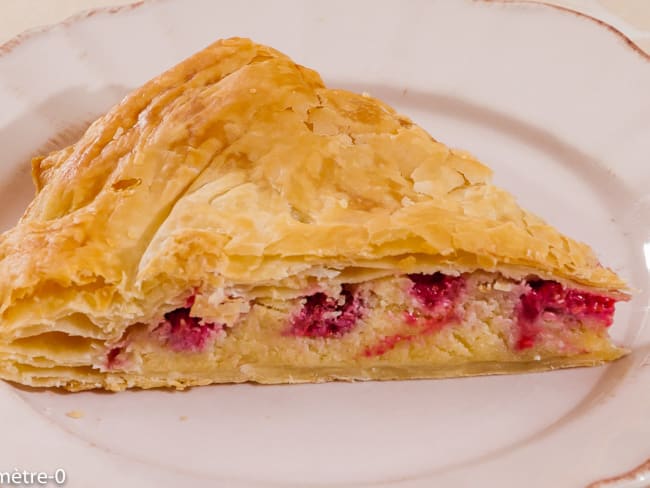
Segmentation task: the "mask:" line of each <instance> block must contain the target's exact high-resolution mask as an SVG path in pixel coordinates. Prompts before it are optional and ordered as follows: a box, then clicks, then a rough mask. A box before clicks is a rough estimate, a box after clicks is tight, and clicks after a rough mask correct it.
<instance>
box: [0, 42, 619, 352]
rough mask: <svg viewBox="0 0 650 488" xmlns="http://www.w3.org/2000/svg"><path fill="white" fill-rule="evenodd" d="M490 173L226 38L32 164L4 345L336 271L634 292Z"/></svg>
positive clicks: (109, 330)
mask: <svg viewBox="0 0 650 488" xmlns="http://www.w3.org/2000/svg"><path fill="white" fill-rule="evenodd" d="M490 176H491V172H490V170H489V169H488V168H487V167H485V166H484V165H482V164H481V163H479V162H478V161H476V160H475V159H474V158H473V157H471V156H470V155H468V154H466V153H464V152H460V151H454V150H451V149H449V148H447V147H446V146H444V145H443V144H441V143H439V142H437V141H435V140H434V139H432V138H431V136H429V135H428V134H427V133H426V132H425V131H424V130H422V129H421V128H420V127H418V126H417V125H415V124H413V123H412V122H411V121H410V120H408V119H407V118H406V117H404V116H402V115H399V114H397V113H395V111H394V110H393V109H392V108H390V107H388V106H387V105H385V104H383V103H381V102H380V101H378V100H376V99H374V98H371V97H368V96H362V95H357V94H353V93H350V92H347V91H344V90H334V89H328V88H326V87H325V86H324V85H323V83H322V81H321V79H320V77H319V75H318V74H317V73H315V72H314V71H312V70H310V69H307V68H304V67H301V66H299V65H297V64H295V63H294V62H293V61H291V60H290V59H289V58H287V57H286V56H285V55H283V54H281V53H279V52H278V51H275V50H273V49H271V48H268V47H265V46H261V45H258V44H254V43H253V42H251V41H250V40H247V39H239V38H233V39H228V40H223V41H219V42H217V43H215V44H213V45H211V46H209V47H208V48H206V49H205V50H203V51H201V52H199V53H197V54H195V55H194V56H192V57H190V58H189V59H187V60H185V61H184V62H182V63H181V64H179V65H178V66H176V67H174V68H172V69H171V70H169V71H168V72H166V73H164V74H162V75H161V76H159V77H157V78H155V79H153V80H152V81H150V82H148V83H147V84H145V85H144V86H143V87H141V88H139V89H137V90H135V91H134V92H133V93H131V94H130V95H129V96H127V97H126V98H125V99H124V100H123V101H122V102H121V103H120V104H118V105H117V106H115V107H114V108H113V109H111V110H110V111H109V112H108V113H107V114H106V115H105V116H103V117H101V118H100V119H98V120H97V121H96V122H95V123H93V124H92V125H91V126H90V128H89V129H88V130H87V132H86V133H85V134H84V136H83V137H82V138H81V139H80V140H79V141H78V142H77V143H75V144H74V145H72V146H70V147H68V148H65V149H62V150H61V151H58V152H55V153H52V154H50V155H48V156H47V157H44V158H36V159H35V160H34V161H33V177H34V182H35V185H36V188H37V192H38V193H37V195H36V197H35V199H34V201H33V202H32V203H31V205H30V206H29V208H28V209H27V211H26V212H25V215H24V216H23V218H22V219H21V221H20V222H19V224H18V225H17V226H16V227H15V228H13V229H11V230H10V231H8V232H7V233H5V234H4V235H2V236H1V237H0V314H2V315H1V319H2V322H1V324H0V342H2V341H5V342H6V341H10V340H11V339H12V338H13V337H14V336H15V335H16V334H18V335H30V334H36V333H43V332H47V331H53V330H54V331H56V330H63V331H68V332H70V331H72V330H74V331H76V332H77V333H78V334H79V335H85V336H90V337H99V338H102V339H111V338H113V339H115V338H117V337H119V336H120V334H121V333H122V332H123V330H124V328H125V327H127V326H128V325H130V324H132V323H133V322H135V321H143V322H144V321H147V320H150V319H151V318H152V317H154V316H156V314H159V313H160V309H161V308H162V307H163V305H164V304H167V306H168V305H169V304H170V300H175V299H176V298H177V297H179V296H181V295H183V294H184V293H186V291H187V290H188V289H191V288H192V287H194V286H199V285H201V286H207V287H212V288H215V287H220V286H224V285H228V286H235V285H239V286H242V287H246V286H248V287H254V286H263V285H268V284H282V286H285V287H293V288H299V287H303V286H305V284H306V283H308V282H309V281H308V280H309V279H310V278H313V277H315V276H320V275H322V273H323V270H327V269H331V268H336V269H338V270H363V269H368V268H380V269H384V270H385V272H386V273H395V272H413V271H422V270H436V269H453V270H462V271H465V270H473V269H485V270H498V271H500V272H502V273H503V274H505V275H507V276H513V277H522V276H526V275H528V274H537V275H539V276H541V277H547V278H550V277H552V278H554V279H557V280H560V281H565V282H570V283H572V284H573V285H574V286H576V285H578V286H583V287H589V288H595V289H598V290H601V291H603V292H617V291H619V290H621V289H623V288H624V287H625V284H624V283H623V281H622V280H621V279H620V278H619V277H618V276H617V275H616V274H615V273H614V272H612V271H611V270H609V269H607V268H604V267H602V266H601V265H600V264H599V262H598V260H597V258H596V257H595V256H594V254H593V252H592V251H591V250H590V249H589V247H588V246H586V245H585V244H582V243H579V242H576V241H574V240H572V239H570V238H568V237H566V236H564V235H562V234H560V233H559V232H558V231H557V230H555V229H554V228H553V227H551V226H549V225H547V224H546V223H544V222H543V221H542V220H540V219H539V218H538V217H535V216H533V215H531V214H529V213H527V212H526V211H524V210H522V209H521V208H520V207H519V206H518V205H517V203H516V202H515V200H514V198H513V197H512V196H511V195H509V194H508V193H507V192H505V191H504V190H501V189H498V188H497V187H495V186H493V185H492V184H491V183H490ZM351 274H353V272H352V271H349V272H348V274H347V276H348V277H350V276H351ZM81 316H83V318H81ZM64 320H65V321H66V322H65V323H66V324H68V325H66V327H68V328H67V329H66V328H64V327H63V326H62V323H63V321H64ZM93 334H94V335H93Z"/></svg>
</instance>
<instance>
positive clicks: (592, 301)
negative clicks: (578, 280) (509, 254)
mask: <svg viewBox="0 0 650 488" xmlns="http://www.w3.org/2000/svg"><path fill="white" fill-rule="evenodd" d="M528 285H529V287H530V290H529V291H527V292H526V293H524V294H523V295H521V297H520V298H519V304H518V305H517V324H518V327H519V338H518V340H517V349H528V348H530V347H533V346H534V344H535V341H536V339H537V337H538V336H539V334H540V333H541V328H540V327H539V326H538V322H539V320H540V318H542V317H543V316H544V315H545V314H553V315H554V316H561V317H565V318H573V319H577V320H585V319H588V320H594V321H596V322H599V323H601V324H602V325H603V326H604V327H609V326H610V325H612V321H613V320H614V307H615V304H616V300H615V299H614V298H610V297H606V296H603V295H597V294H595V293H590V292H586V291H582V290H576V289H573V288H565V287H564V286H562V285H561V284H560V283H558V282H557V281H550V280H534V281H530V282H528Z"/></svg>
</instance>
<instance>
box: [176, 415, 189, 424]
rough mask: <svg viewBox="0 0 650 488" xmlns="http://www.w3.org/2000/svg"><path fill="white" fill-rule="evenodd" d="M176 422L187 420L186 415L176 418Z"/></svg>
mask: <svg viewBox="0 0 650 488" xmlns="http://www.w3.org/2000/svg"><path fill="white" fill-rule="evenodd" d="M178 420H180V421H181V422H185V421H186V420H187V415H181V416H180V417H178Z"/></svg>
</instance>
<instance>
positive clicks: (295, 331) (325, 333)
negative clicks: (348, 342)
mask: <svg viewBox="0 0 650 488" xmlns="http://www.w3.org/2000/svg"><path fill="white" fill-rule="evenodd" d="M362 308H363V303H362V301H361V299H359V298H358V297H357V296H356V295H355V294H354V293H353V292H352V291H351V290H349V289H347V288H343V290H342V291H341V294H340V295H339V297H338V298H335V297H331V296H329V295H327V294H325V293H321V292H319V293H314V294H313V295H310V296H308V297H306V298H305V304H304V305H303V306H302V308H301V309H300V311H299V312H298V313H297V314H296V315H294V316H293V317H292V319H291V328H290V329H289V333H290V334H292V335H295V336H298V337H340V336H342V335H344V334H346V333H347V332H350V331H351V330H352V329H353V328H354V326H355V325H356V323H357V320H359V318H361V317H362V315H363V310H362Z"/></svg>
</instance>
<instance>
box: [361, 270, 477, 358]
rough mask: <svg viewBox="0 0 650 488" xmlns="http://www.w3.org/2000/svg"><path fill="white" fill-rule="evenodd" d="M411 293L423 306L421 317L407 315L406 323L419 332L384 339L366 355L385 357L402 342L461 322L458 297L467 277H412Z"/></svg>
mask: <svg viewBox="0 0 650 488" xmlns="http://www.w3.org/2000/svg"><path fill="white" fill-rule="evenodd" d="M408 278H409V279H410V280H411V282H412V285H411V288H410V290H409V293H410V294H411V295H412V296H413V297H415V298H416V299H417V301H418V303H419V305H420V310H418V314H417V315H416V314H414V313H413V312H404V322H405V323H406V324H407V325H408V326H409V328H410V329H416V332H415V333H411V332H406V333H399V334H393V335H390V336H386V337H383V338H382V339H381V340H380V341H379V342H378V343H377V344H374V345H372V346H368V347H367V348H366V349H365V350H364V351H363V355H364V356H366V357H372V356H381V355H382V354H385V353H386V352H388V351H390V350H391V349H394V348H395V346H397V345H398V344H400V343H402V342H410V341H412V340H413V339H414V338H415V337H417V336H419V335H426V334H431V333H433V332H435V331H438V330H440V329H441V328H442V327H444V326H445V325H447V324H449V323H450V322H452V321H453V320H454V319H457V318H458V317H457V316H456V312H455V310H454V308H455V305H456V303H457V301H458V297H459V295H460V294H461V292H462V291H463V289H464V288H465V278H463V277H462V276H449V275H446V274H443V273H439V272H437V273H434V274H422V273H419V274H410V275H408Z"/></svg>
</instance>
